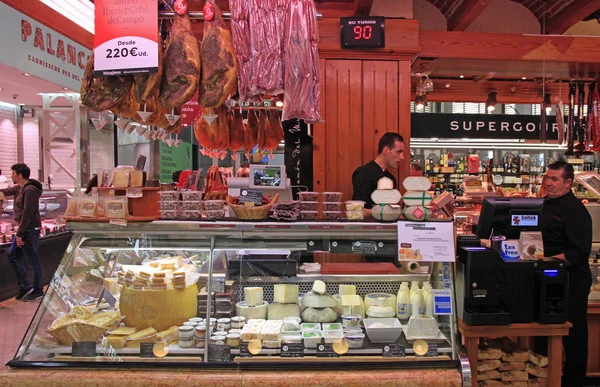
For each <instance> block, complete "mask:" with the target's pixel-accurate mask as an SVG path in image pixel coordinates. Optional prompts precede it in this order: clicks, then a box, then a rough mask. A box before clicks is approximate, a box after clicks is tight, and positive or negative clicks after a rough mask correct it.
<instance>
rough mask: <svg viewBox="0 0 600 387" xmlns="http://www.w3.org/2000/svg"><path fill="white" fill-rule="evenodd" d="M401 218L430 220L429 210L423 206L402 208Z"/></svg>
mask: <svg viewBox="0 0 600 387" xmlns="http://www.w3.org/2000/svg"><path fill="white" fill-rule="evenodd" d="M402 216H404V218H405V219H407V220H414V221H425V220H428V219H429V218H431V210H430V209H429V208H425V207H423V206H410V207H404V209H403V210H402Z"/></svg>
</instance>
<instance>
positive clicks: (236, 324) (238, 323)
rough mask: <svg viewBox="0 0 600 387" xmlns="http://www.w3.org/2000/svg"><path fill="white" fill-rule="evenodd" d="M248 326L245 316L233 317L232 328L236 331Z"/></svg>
mask: <svg viewBox="0 0 600 387" xmlns="http://www.w3.org/2000/svg"><path fill="white" fill-rule="evenodd" d="M244 325H246V317H244V316H233V317H232V318H231V327H232V328H235V329H241V328H243V327H244Z"/></svg>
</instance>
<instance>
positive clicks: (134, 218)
mask: <svg viewBox="0 0 600 387" xmlns="http://www.w3.org/2000/svg"><path fill="white" fill-rule="evenodd" d="M64 218H65V220H67V221H69V222H110V221H111V220H126V221H128V222H152V221H154V220H158V219H160V216H128V217H126V218H125V219H118V218H82V217H79V216H65V217H64Z"/></svg>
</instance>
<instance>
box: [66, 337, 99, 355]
mask: <svg viewBox="0 0 600 387" xmlns="http://www.w3.org/2000/svg"><path fill="white" fill-rule="evenodd" d="M71 356H73V357H94V356H96V342H95V341H80V342H75V343H73V344H71Z"/></svg>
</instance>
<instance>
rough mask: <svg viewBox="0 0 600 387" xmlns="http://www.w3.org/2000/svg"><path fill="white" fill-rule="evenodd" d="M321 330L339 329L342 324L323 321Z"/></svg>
mask: <svg viewBox="0 0 600 387" xmlns="http://www.w3.org/2000/svg"><path fill="white" fill-rule="evenodd" d="M323 330H324V331H341V330H342V324H341V323H324V324H323Z"/></svg>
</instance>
